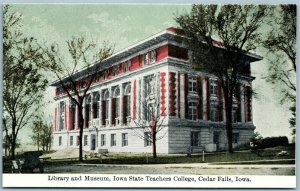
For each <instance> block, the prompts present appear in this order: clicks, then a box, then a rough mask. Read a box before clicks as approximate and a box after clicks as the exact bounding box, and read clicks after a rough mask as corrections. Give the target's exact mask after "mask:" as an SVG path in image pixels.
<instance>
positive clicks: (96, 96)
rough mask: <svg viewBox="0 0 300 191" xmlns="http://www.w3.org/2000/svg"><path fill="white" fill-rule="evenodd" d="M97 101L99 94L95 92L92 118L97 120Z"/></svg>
mask: <svg viewBox="0 0 300 191" xmlns="http://www.w3.org/2000/svg"><path fill="white" fill-rule="evenodd" d="M99 101H100V94H99V93H98V92H97V93H95V94H94V101H93V118H94V119H98V118H99Z"/></svg>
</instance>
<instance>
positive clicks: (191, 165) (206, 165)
mask: <svg viewBox="0 0 300 191" xmlns="http://www.w3.org/2000/svg"><path fill="white" fill-rule="evenodd" d="M286 160H294V159H281V160H263V161H264V162H268V161H270V162H271V161H286ZM239 162H242V163H243V162H245V163H251V162H253V163H254V162H258V161H239ZM74 165H76V166H97V167H101V166H102V167H126V168H130V167H152V168H153V167H154V168H202V169H234V168H244V169H247V168H295V167H296V165H295V164H230V163H225V162H224V165H222V164H221V163H218V164H214V163H176V164H85V163H81V164H74Z"/></svg>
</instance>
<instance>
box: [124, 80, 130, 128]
mask: <svg viewBox="0 0 300 191" xmlns="http://www.w3.org/2000/svg"><path fill="white" fill-rule="evenodd" d="M130 95H131V85H130V84H127V85H126V87H125V90H124V98H123V99H125V101H124V104H125V105H123V106H124V110H123V112H124V116H125V119H124V123H125V124H128V123H130V116H131V114H130V113H131V111H130V106H131V100H130Z"/></svg>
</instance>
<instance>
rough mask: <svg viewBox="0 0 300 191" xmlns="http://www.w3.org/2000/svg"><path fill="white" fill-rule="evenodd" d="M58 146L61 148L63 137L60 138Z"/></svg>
mask: <svg viewBox="0 0 300 191" xmlns="http://www.w3.org/2000/svg"><path fill="white" fill-rule="evenodd" d="M58 145H59V146H61V145H62V137H61V136H59V137H58Z"/></svg>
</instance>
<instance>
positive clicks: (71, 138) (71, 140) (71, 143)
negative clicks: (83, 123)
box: [70, 136, 73, 146]
mask: <svg viewBox="0 0 300 191" xmlns="http://www.w3.org/2000/svg"><path fill="white" fill-rule="evenodd" d="M70 146H73V136H70Z"/></svg>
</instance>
